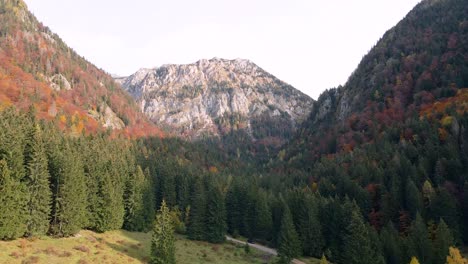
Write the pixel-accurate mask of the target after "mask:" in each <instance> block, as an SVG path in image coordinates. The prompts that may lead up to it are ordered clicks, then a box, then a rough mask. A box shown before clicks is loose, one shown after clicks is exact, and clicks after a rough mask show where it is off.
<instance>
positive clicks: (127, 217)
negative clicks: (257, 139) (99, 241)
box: [0, 0, 468, 264]
mask: <svg viewBox="0 0 468 264" xmlns="http://www.w3.org/2000/svg"><path fill="white" fill-rule="evenodd" d="M0 3H2V6H0V7H1V9H0V10H2V13H1V14H0V16H1V19H7V18H8V19H13V21H20V20H17V18H18V17H19V18H21V17H23V16H21V15H19V16H18V12H19V13H21V12H20V11H21V10H24V9H18V4H21V3H22V2H18V1H6V0H3V1H1V0H0ZM19 6H21V5H19ZM23 14H28V13H27V12H26V13H24V12H23ZM466 14H468V4H467V3H466V0H424V1H422V2H421V3H420V4H418V5H417V6H416V7H415V8H414V10H413V11H411V12H410V13H409V14H408V15H407V17H406V18H405V19H403V20H402V21H401V22H400V23H399V24H398V25H397V26H396V27H394V28H393V29H391V30H389V31H388V32H387V33H386V34H385V35H384V36H383V38H382V39H381V40H380V41H379V42H378V43H377V45H376V46H375V47H374V48H373V49H372V50H371V51H370V52H369V54H368V55H366V56H365V57H364V58H363V60H362V62H361V63H360V65H359V66H358V68H357V69H356V71H355V72H354V73H353V74H352V75H351V77H350V78H349V81H348V83H347V84H346V85H345V86H343V87H339V88H337V89H331V90H329V91H327V92H325V93H324V94H323V95H322V96H321V97H320V98H319V100H318V103H317V104H318V105H317V107H314V110H313V112H312V114H311V115H310V117H309V119H308V120H307V121H306V122H305V123H304V124H303V125H302V128H301V130H300V131H299V132H298V133H297V135H296V136H295V138H294V140H292V141H291V142H289V143H288V144H287V146H286V147H285V148H284V149H283V150H282V151H280V152H279V153H273V152H268V151H265V152H264V153H265V155H266V156H264V157H263V160H264V161H269V163H268V167H266V166H264V164H263V163H262V164H259V163H256V160H250V161H249V160H248V161H245V160H243V159H242V158H240V157H237V158H233V157H235V154H236V151H235V148H230V149H228V150H226V149H218V148H216V147H214V146H216V142H209V144H205V142H200V143H187V142H185V141H183V140H180V139H174V138H160V137H146V138H132V139H129V138H127V137H125V136H124V135H121V134H119V133H112V131H109V130H108V131H100V130H99V129H94V130H95V131H96V133H85V130H86V131H87V129H85V130H77V128H76V126H77V124H78V123H79V121H80V120H82V119H80V118H78V117H74V118H73V117H72V116H73V115H70V113H83V116H87V115H86V114H85V113H84V112H80V111H82V110H76V111H78V112H67V111H65V110H63V113H64V116H65V117H66V118H65V120H64V121H62V120H61V117H60V116H61V115H59V114H57V116H56V117H53V118H52V117H48V115H50V114H49V112H50V111H51V110H50V106H46V105H47V104H45V103H44V102H51V103H52V105H53V102H52V101H48V100H49V99H47V98H49V97H48V96H44V95H43V94H41V93H39V95H40V96H39V97H38V98H39V99H37V98H36V97H35V96H38V93H37V92H35V91H41V92H43V91H49V92H50V98H52V99H54V100H58V101H60V100H62V99H63V100H65V99H67V100H70V102H73V101H74V100H80V98H91V97H92V96H88V97H80V96H78V95H77V96H72V97H67V96H69V95H70V96H71V94H73V95H76V94H75V93H81V92H85V91H87V89H89V87H97V86H88V84H90V83H88V84H86V85H85V83H87V82H84V83H82V84H83V85H82V86H81V87H88V88H83V89H78V88H77V89H75V88H74V89H72V90H71V91H65V90H60V91H59V90H57V91H54V92H52V90H51V89H50V87H49V86H47V87H46V86H44V85H45V83H46V82H45V81H44V80H43V79H41V78H42V77H40V76H41V74H43V75H45V76H46V74H45V73H44V71H46V68H47V67H46V68H44V69H45V70H44V69H43V70H36V71H34V73H28V71H26V70H25V69H26V68H27V67H32V66H31V65H37V64H31V63H32V62H35V61H37V60H36V59H34V60H32V61H31V58H33V57H31V56H34V54H35V53H27V55H24V56H23V57H22V56H21V54H22V53H21V52H17V53H14V54H15V55H14V56H11V59H10V60H6V64H4V65H6V66H3V68H0V70H2V71H4V72H8V74H4V75H2V76H3V77H2V78H4V79H1V80H2V81H3V82H2V83H0V87H1V90H0V91H1V92H2V93H1V95H0V96H3V97H1V103H2V104H1V105H2V108H1V111H0V209H1V210H0V239H3V240H10V239H15V238H18V237H23V236H25V237H36V236H42V235H50V236H65V237H66V236H71V235H74V234H76V233H77V232H78V231H79V230H80V229H90V230H93V231H97V232H104V231H107V230H113V229H119V228H124V229H127V230H132V231H148V230H150V229H151V225H152V223H153V221H154V219H155V210H156V209H157V208H159V207H160V204H161V203H162V201H163V200H165V201H166V203H167V205H168V206H169V208H170V211H171V212H170V214H171V218H172V221H173V224H174V227H175V230H176V232H178V233H182V234H186V235H187V237H188V238H190V239H193V240H204V241H210V242H213V243H221V242H223V241H224V239H225V235H226V234H231V235H232V236H239V235H240V236H243V237H246V238H248V239H251V240H254V241H256V242H258V243H263V244H267V245H270V246H273V247H276V248H277V249H278V253H279V258H280V260H281V261H282V262H283V263H288V262H289V261H290V260H291V259H292V258H294V257H297V256H301V255H304V256H313V257H318V258H321V257H322V256H323V258H324V259H325V257H326V258H327V259H328V260H330V261H332V262H333V263H343V264H344V263H346V264H362V263H364V264H366V263H369V264H370V263H387V264H397V263H410V261H411V260H412V259H413V258H414V259H417V260H418V261H419V263H424V264H443V263H446V261H447V259H446V257H447V255H449V254H451V255H452V257H453V258H456V257H457V255H456V252H457V249H456V247H458V248H462V247H463V246H464V244H466V243H467V242H468V225H467V223H468V129H467V128H468V111H467V110H468V104H467V102H468V89H467V87H468V79H467V76H468V70H467V69H468V63H467V61H468V60H467V57H468V52H467V50H466V49H467V47H468V45H467V44H468V20H467V17H466ZM27 17H29V18H28V19H31V17H30V16H27ZM27 17H26V18H24V19H27ZM8 21H9V20H7V22H8ZM7 24H8V23H2V24H1V26H0V29H1V30H2V31H1V33H2V34H1V36H2V38H0V45H1V46H0V54H4V53H5V51H8V50H9V49H11V50H14V48H12V47H21V45H14V46H12V45H10V46H11V47H10V46H8V45H9V44H8V43H10V42H11V41H13V39H14V38H13V37H12V34H11V32H10V31H5V30H4V29H3V28H1V27H4V25H7ZM19 25H20V24H19ZM8 30H9V29H8ZM4 32H10V33H4ZM13 32H18V31H13ZM33 32H36V31H33ZM37 32H41V31H37ZM21 34H22V33H21ZM33 35H34V34H33ZM39 35H41V36H43V34H42V33H41V34H39ZM22 37H24V36H22ZM40 38H42V37H40ZM26 39H27V38H26ZM6 40H8V41H6ZM34 47H35V46H34V45H33V46H31V47H30V48H25V49H24V50H34ZM21 50H23V49H21ZM9 52H10V53H11V52H12V51H9ZM10 53H6V54H10ZM11 54H13V53H11ZM58 54H59V55H58V56H59V57H60V56H61V55H60V54H61V53H60V52H59V53H58ZM73 54H74V53H73ZM2 56H3V55H2ZM21 58H22V59H21ZM12 61H15V63H12ZM28 61H29V62H28ZM78 61H81V62H84V60H78ZM44 65H45V66H47V63H46V64H44ZM57 65H60V64H57ZM13 66H14V67H13ZM56 67H59V66H56ZM83 67H84V66H83ZM79 69H82V70H83V72H85V73H86V72H87V71H85V69H86V67H85V68H79ZM94 69H95V68H93V67H92V66H88V70H89V71H91V72H93V71H94ZM60 71H61V72H62V70H60ZM65 72H66V71H65ZM62 75H63V74H62ZM21 76H27V77H24V78H23V77H21ZM67 76H68V75H67ZM71 76H75V75H73V74H72V75H70V76H68V77H66V78H67V79H69V78H70V77H71ZM44 78H45V77H44ZM103 78H107V77H103ZM5 80H7V81H5ZM16 80H19V81H18V82H16ZM25 80H29V81H30V82H31V83H34V86H31V87H29V86H28V82H26V81H25ZM13 81H15V82H13ZM11 82H13V84H15V86H13V88H10V86H6V85H7V84H8V85H10V83H11ZM91 83H93V82H91ZM36 84H37V85H36ZM95 84H96V83H95ZM40 85H42V86H40ZM49 85H50V84H49ZM98 86H99V85H98ZM41 87H43V88H41ZM77 87H79V86H78V85H77ZM104 87H107V86H106V85H104ZM4 88H7V89H4ZM33 88H35V89H33ZM38 89H39V90H38ZM103 89H104V88H103ZM100 91H107V92H108V95H109V98H113V95H114V94H117V95H119V94H120V93H121V91H118V89H115V91H113V90H109V89H104V90H100V89H99V88H96V91H95V92H94V90H93V93H92V94H99V93H100ZM10 92H11V93H12V94H13V95H14V96H12V94H10ZM114 92H115V93H114ZM70 93H71V94H70ZM90 94H91V93H90ZM18 96H20V97H18ZM21 96H23V97H21ZM14 98H17V99H18V98H29V99H27V100H19V99H18V100H16V101H15V100H14ZM31 98H32V99H34V98H36V99H35V100H36V101H34V100H33V101H31V100H32V99H31ZM41 98H42V99H41ZM44 98H45V99H44ZM60 98H62V99H60ZM77 98H78V99H77ZM52 99H51V100H52ZM59 99H60V100H59ZM31 102H35V103H34V104H32V103H31ZM67 102H68V101H67ZM87 102H88V101H87ZM88 103H89V105H92V102H91V101H90V102H88ZM56 104H58V102H57V103H56ZM116 109H117V108H116ZM83 111H84V110H83ZM52 112H54V111H52ZM116 112H118V110H116ZM135 115H136V114H135ZM136 116H137V115H136ZM138 116H139V115H138ZM69 117H71V118H69ZM76 120H78V121H76ZM129 120H130V121H129V124H133V123H132V122H134V121H131V120H133V119H129ZM135 120H144V119H135ZM76 122H78V123H76ZM142 122H143V121H142ZM61 124H62V125H61ZM83 124H85V123H83ZM134 124H138V121H135V123H134ZM64 125H66V126H64ZM130 127H131V126H130ZM64 128H67V129H64ZM143 128H144V127H143ZM90 129H91V128H90ZM91 130H92V131H94V130H93V129H91ZM131 131H132V130H128V133H130V134H129V135H132V134H131ZM144 134H145V133H137V135H144ZM236 140H238V139H236V138H234V139H233V142H236ZM233 146H235V144H234V145H233ZM450 247H453V248H452V249H451V250H450V251H449V248H450ZM415 261H416V260H413V261H412V263H415ZM450 263H451V262H450Z"/></svg>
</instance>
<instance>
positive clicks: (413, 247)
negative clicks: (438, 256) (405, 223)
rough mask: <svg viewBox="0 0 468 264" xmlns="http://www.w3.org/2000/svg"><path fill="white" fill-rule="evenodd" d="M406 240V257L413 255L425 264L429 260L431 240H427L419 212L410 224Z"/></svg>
mask: <svg viewBox="0 0 468 264" xmlns="http://www.w3.org/2000/svg"><path fill="white" fill-rule="evenodd" d="M407 240H408V241H407V244H408V257H411V256H415V257H416V258H417V259H418V260H420V261H421V262H422V263H425V264H426V263H430V262H431V260H432V254H431V252H432V248H431V241H430V240H429V234H428V232H427V227H426V224H425V223H424V220H423V218H422V217H421V215H420V214H419V213H418V214H416V219H415V220H414V221H413V223H412V225H411V228H410V233H409V235H408V237H407Z"/></svg>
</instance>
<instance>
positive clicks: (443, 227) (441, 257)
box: [432, 219, 454, 264]
mask: <svg viewBox="0 0 468 264" xmlns="http://www.w3.org/2000/svg"><path fill="white" fill-rule="evenodd" d="M453 244H454V243H453V236H452V234H451V232H450V229H449V228H448V226H447V224H445V222H444V220H443V219H441V220H440V222H439V225H438V226H437V230H436V237H435V240H434V243H433V252H434V261H433V262H432V263H433V264H444V263H445V260H446V258H447V255H448V254H449V247H450V246H453Z"/></svg>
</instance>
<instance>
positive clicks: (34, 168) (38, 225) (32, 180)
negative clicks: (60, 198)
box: [25, 125, 52, 236]
mask: <svg viewBox="0 0 468 264" xmlns="http://www.w3.org/2000/svg"><path fill="white" fill-rule="evenodd" d="M33 130H34V131H33V132H32V133H31V138H30V139H29V142H28V146H27V148H26V150H27V151H26V155H25V156H26V166H27V173H26V180H27V188H28V194H29V195H28V198H29V200H28V205H27V209H28V214H29V216H28V223H27V235H28V236H37V235H39V236H40V235H45V234H46V232H47V230H48V229H49V217H50V205H51V197H52V193H51V191H50V175H49V171H48V168H47V166H48V163H47V156H46V152H45V147H44V142H43V139H42V132H41V129H40V127H39V126H38V125H36V126H35V127H34V128H33Z"/></svg>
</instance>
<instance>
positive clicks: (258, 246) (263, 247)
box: [226, 236, 306, 264]
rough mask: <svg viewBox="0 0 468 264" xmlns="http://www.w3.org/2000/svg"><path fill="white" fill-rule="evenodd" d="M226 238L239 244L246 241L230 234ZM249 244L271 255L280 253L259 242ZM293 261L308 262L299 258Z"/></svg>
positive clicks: (295, 262) (303, 263) (243, 243)
mask: <svg viewBox="0 0 468 264" xmlns="http://www.w3.org/2000/svg"><path fill="white" fill-rule="evenodd" d="M226 239H227V240H228V241H232V242H234V243H237V244H242V245H245V242H244V241H241V240H238V239H235V238H232V237H230V236H226ZM248 244H249V247H253V248H256V249H258V250H260V251H262V252H265V253H268V254H270V255H273V256H276V255H278V252H277V251H276V249H273V248H269V247H265V246H262V245H259V244H252V243H248ZM292 263H294V264H306V263H305V262H302V261H300V260H298V259H293V260H292Z"/></svg>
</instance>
